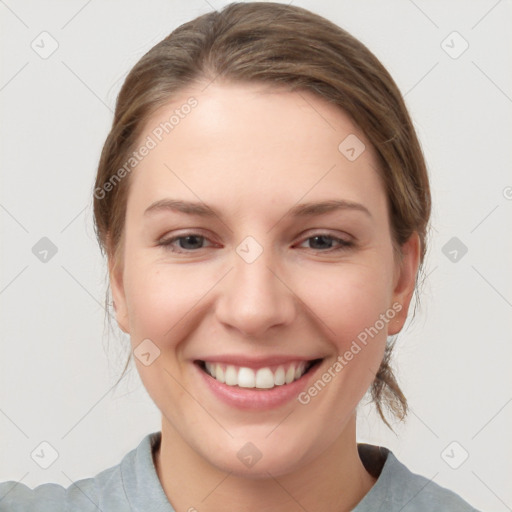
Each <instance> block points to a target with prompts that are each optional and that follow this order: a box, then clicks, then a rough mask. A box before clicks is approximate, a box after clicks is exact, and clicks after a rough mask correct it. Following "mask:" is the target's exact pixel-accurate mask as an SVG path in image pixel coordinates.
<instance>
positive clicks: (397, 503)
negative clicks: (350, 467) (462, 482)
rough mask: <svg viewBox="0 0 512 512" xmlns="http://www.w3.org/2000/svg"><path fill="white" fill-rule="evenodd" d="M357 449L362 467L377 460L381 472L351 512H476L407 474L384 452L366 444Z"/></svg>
mask: <svg viewBox="0 0 512 512" xmlns="http://www.w3.org/2000/svg"><path fill="white" fill-rule="evenodd" d="M358 448H359V454H360V456H361V460H363V463H364V464H365V466H367V465H370V464H371V461H372V460H376V459H379V458H380V460H381V467H382V469H381V471H380V474H379V475H378V478H377V481H376V483H375V485H374V486H373V487H372V489H371V490H370V492H369V493H368V494H367V495H366V496H365V497H364V498H363V500H361V502H360V503H359V504H358V506H357V507H356V508H355V509H354V512H366V511H370V510H372V511H373V510H385V511H386V512H392V511H399V510H403V512H427V511H436V512H442V511H449V512H478V511H477V510H476V509H475V508H473V507H472V506H471V505H470V504H469V503H468V502H466V501H464V500H463V499H462V498H461V497H460V496H459V495H458V494H456V493H455V492H453V491H451V490H449V489H446V488H445V487H442V486H440V485H439V484H436V483H435V482H434V481H433V479H428V478H426V477H424V476H422V475H418V474H416V473H413V472H412V471H410V470H409V469H408V468H407V467H406V466H405V465H404V464H403V463H401V462H400V461H399V460H398V459H397V458H396V457H395V455H394V454H393V452H391V451H390V450H388V449H387V448H384V447H379V446H373V445H367V444H360V445H358ZM382 462H383V464H382Z"/></svg>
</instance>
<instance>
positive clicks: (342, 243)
mask: <svg viewBox="0 0 512 512" xmlns="http://www.w3.org/2000/svg"><path fill="white" fill-rule="evenodd" d="M310 240H315V241H316V242H318V241H319V240H320V241H321V242H324V243H320V246H322V245H323V247H311V249H313V250H315V251H318V250H320V251H321V252H330V251H340V250H343V249H346V248H348V247H351V246H352V245H353V243H352V242H348V241H347V240H342V239H341V238H336V237H333V236H331V235H327V234H325V233H319V234H317V235H313V236H310V237H308V238H306V240H304V242H307V241H310ZM326 240H330V241H331V242H330V243H331V245H332V243H333V242H334V243H337V244H338V247H335V248H332V247H327V248H326V247H325V241H326ZM304 242H303V243H304ZM316 242H315V243H316ZM322 249H327V250H325V251H324V250H322Z"/></svg>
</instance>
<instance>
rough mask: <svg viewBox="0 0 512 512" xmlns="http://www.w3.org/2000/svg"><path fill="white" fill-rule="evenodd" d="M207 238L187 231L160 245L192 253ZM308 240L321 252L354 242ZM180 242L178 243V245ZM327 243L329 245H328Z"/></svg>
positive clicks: (328, 238) (324, 237)
mask: <svg viewBox="0 0 512 512" xmlns="http://www.w3.org/2000/svg"><path fill="white" fill-rule="evenodd" d="M206 240H207V238H206V237H204V236H202V235H199V234H198V233H185V234H184V235H181V236H175V237H172V238H169V239H167V240H161V241H159V242H158V245H159V246H161V247H164V248H165V249H166V250H169V251H171V252H175V253H192V252H197V250H199V249H204V248H205V247H204V246H203V243H204V242H205V241H206ZM308 241H314V243H313V245H317V244H318V243H319V242H320V243H319V245H320V247H318V246H317V247H310V249H312V250H314V251H317V252H318V251H319V252H336V251H342V250H344V249H348V248H350V247H353V245H354V243H353V242H351V241H350V242H349V241H347V240H342V239H340V238H336V237H334V236H331V235H328V234H326V233H318V234H315V235H313V236H310V237H308V238H306V239H305V240H304V241H303V242H302V244H304V243H305V242H308ZM176 243H178V245H176ZM326 244H327V245H328V247H326ZM333 244H337V245H338V247H332V245H333Z"/></svg>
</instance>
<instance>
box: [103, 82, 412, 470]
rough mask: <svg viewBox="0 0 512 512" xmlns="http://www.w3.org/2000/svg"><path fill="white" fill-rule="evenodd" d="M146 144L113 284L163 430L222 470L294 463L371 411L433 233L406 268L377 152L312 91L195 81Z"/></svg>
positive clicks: (157, 119)
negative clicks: (375, 385) (397, 255)
mask: <svg viewBox="0 0 512 512" xmlns="http://www.w3.org/2000/svg"><path fill="white" fill-rule="evenodd" d="M202 87H204V85H203V86H202ZM192 96H193V97H194V98H195V101H194V100H189V98H190V97H192ZM187 100H189V103H188V105H189V106H190V105H193V106H192V107H190V108H187V107H184V105H185V104H187ZM175 111H176V112H175ZM173 115H174V118H173V119H172V121H171V123H172V124H169V119H170V118H171V116H173ZM166 122H168V124H167V125H165V123H166ZM164 126H165V127H166V129H164V128H163V127H164ZM166 130H167V132H166ZM151 141H152V142H151ZM363 144H364V146H363ZM143 145H146V147H147V148H149V149H148V150H147V151H144V150H142V151H140V155H142V153H147V154H146V156H144V157H141V161H140V162H139V163H138V164H137V166H136V167H135V168H134V170H133V171H132V175H131V177H130V180H131V183H130V191H129V195H128V202H127V210H126V224H125V232H124V239H123V244H124V245H123V256H122V260H121V262H120V266H119V267H118V269H117V270H113V267H112V266H111V284H112V290H113V295H114V300H115V303H116V312H117V319H118V322H119V324H120V326H121V328H122V329H123V330H124V331H125V332H128V333H129V334H130V336H131V343H132V348H133V349H134V351H135V352H134V354H135V356H136V357H135V361H136V365H137V368H138V371H139V373H140V375H141V378H142V381H143V383H144V385H145V387H146V388H147V391H148V393H149V395H150V396H151V398H152V399H153V400H154V402H155V404H156V405H157V406H158V408H159V409H160V410H161V412H162V414H163V425H162V431H163V433H164V434H163V435H165V432H168V433H171V432H172V435H173V436H174V438H175V439H179V440H180V441H183V443H184V445H187V446H188V447H190V448H191V449H192V450H193V452H195V454H197V455H199V456H200V457H201V460H203V462H204V461H206V462H207V463H210V464H212V465H213V466H215V467H217V468H219V469H222V470H223V471H231V472H233V473H235V474H241V475H242V474H247V475H249V474H250V475H253V476H258V475H259V476H265V475H267V473H266V472H267V471H269V472H270V473H272V474H273V475H278V474H284V473H287V472H290V471H293V470H294V469H296V468H298V467H300V466H301V465H303V464H305V463H307V462H309V461H312V460H313V459H315V458H316V457H318V456H319V455H320V454H321V453H322V452H324V451H325V450H326V449H327V448H328V447H329V446H331V445H332V444H333V443H334V442H335V441H336V440H337V439H339V438H340V436H341V435H342V434H343V432H344V431H345V430H346V427H347V425H348V424H349V422H351V421H353V420H354V412H355V408H356V405H357V404H358V402H359V401H360V399H361V398H362V397H363V395H364V394H365V392H366V390H367V389H368V387H369V386H370V384H371V382H372V381H373V379H374V376H375V373H376V371H377V370H378V368H379V364H380V361H381V359H382V355H383V352H384V347H385V342H386V337H387V336H388V335H391V334H396V333H397V332H398V331H399V330H400V329H401V328H402V325H403V323H404V321H405V318H406V313H407V308H408V305H409V301H410V298H411V294H412V291H413V287H414V279H415V274H416V270H417V265H418V244H417V238H416V237H412V238H411V241H410V242H409V243H408V244H406V245H405V246H404V248H403V250H404V258H403V261H402V263H401V265H399V264H398V263H397V262H396V261H395V260H394V256H393V247H392V240H391V231H390V224H389V220H388V210H387V203H386V195H385V191H384V188H383V185H382V183H381V180H380V178H379V176H378V173H377V171H376V169H377V167H378V164H377V159H376V157H375V153H374V151H373V149H372V147H371V146H370V144H369V142H368V141H367V140H366V139H365V137H364V134H362V133H361V132H360V131H359V130H358V129H357V128H356V127H355V126H354V124H353V123H352V122H351V120H350V119H349V118H348V116H347V115H345V114H344V113H343V112H341V111H340V110H338V109H337V108H335V107H333V106H332V105H330V104H328V103H327V102H324V101H323V100H322V99H320V98H318V97H316V96H315V95H313V94H311V93H306V92H300V93H298V92H296V93H291V92H280V91H277V90H275V89H274V90H271V89H268V88H266V89H264V88H263V87H262V86H260V85H254V84H250V85H246V84H244V85H240V84H238V85H233V84H222V85H217V84H211V85H209V86H208V87H207V88H206V89H205V90H204V91H201V89H200V88H199V87H197V88H189V89H188V90H187V91H184V92H183V93H182V94H181V95H180V96H179V97H176V98H175V99H174V100H173V101H172V102H171V103H169V104H168V105H167V106H166V107H164V108H162V109H160V110H159V111H158V112H157V113H155V114H154V115H153V116H152V118H151V119H150V120H149V122H148V123H147V124H146V127H145V131H144V133H143V134H142V136H141V137H140V144H139V146H138V147H142V146H143ZM125 179H126V178H125ZM315 205H316V206H315ZM313 361H316V363H315V364H314V365H313V366H312V367H311V368H310V369H309V370H308V371H306V373H305V374H304V375H302V373H303V371H304V370H307V369H308V368H309V366H310V365H311V362H313ZM205 363H208V365H207V366H208V368H206V365H205ZM207 371H210V374H208V373H207ZM212 373H213V374H214V375H215V378H214V377H213V376H212V375H211V374H212ZM301 375H302V376H301ZM297 377H298V379H296V378H297ZM222 381H224V382H222ZM226 381H227V382H226ZM254 386H257V387H254ZM258 459H259V460H258ZM255 462H256V463H255ZM253 466H254V467H253Z"/></svg>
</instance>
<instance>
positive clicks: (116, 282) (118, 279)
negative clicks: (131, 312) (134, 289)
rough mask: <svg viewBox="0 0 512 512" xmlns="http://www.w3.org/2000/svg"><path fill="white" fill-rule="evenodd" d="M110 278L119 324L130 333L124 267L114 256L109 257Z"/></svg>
mask: <svg viewBox="0 0 512 512" xmlns="http://www.w3.org/2000/svg"><path fill="white" fill-rule="evenodd" d="M109 280H110V288H111V291H112V302H113V306H114V311H115V315H116V321H117V324H118V325H119V328H120V329H121V330H122V331H123V332H125V333H126V334H129V332H130V331H129V327H128V325H129V324H128V311H127V307H126V297H125V293H124V284H123V272H122V268H120V266H119V265H118V264H117V263H116V258H115V257H114V256H112V257H109Z"/></svg>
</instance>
